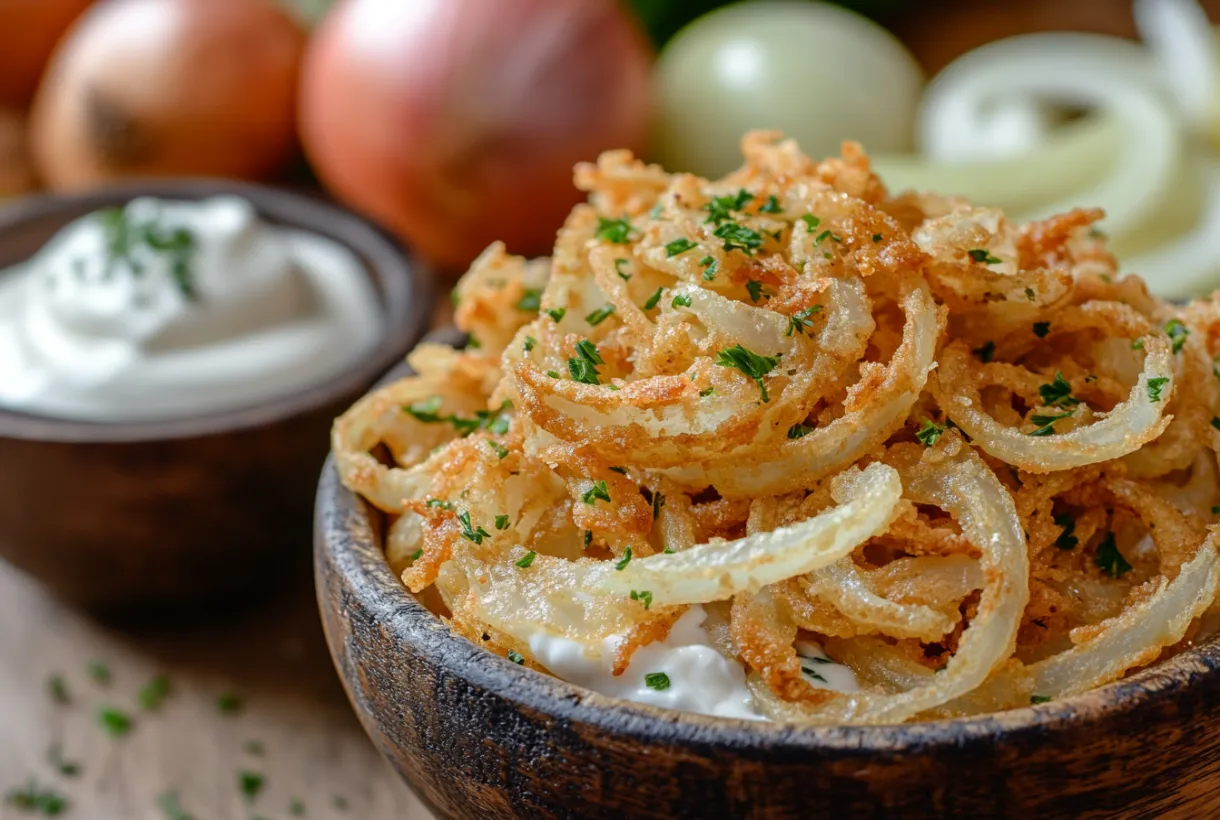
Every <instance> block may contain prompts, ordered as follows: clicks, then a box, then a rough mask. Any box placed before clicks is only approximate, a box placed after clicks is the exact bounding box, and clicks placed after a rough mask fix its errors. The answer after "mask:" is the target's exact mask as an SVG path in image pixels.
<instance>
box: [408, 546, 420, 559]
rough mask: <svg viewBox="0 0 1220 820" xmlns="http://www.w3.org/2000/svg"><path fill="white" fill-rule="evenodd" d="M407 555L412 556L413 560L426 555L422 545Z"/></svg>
mask: <svg viewBox="0 0 1220 820" xmlns="http://www.w3.org/2000/svg"><path fill="white" fill-rule="evenodd" d="M407 557H408V558H410V559H411V560H412V561H418V560H419V559H420V558H423V557H424V548H423V547H420V548H419V549H417V550H416V551H415V552H413V553H411V554H410V555H409V556H407Z"/></svg>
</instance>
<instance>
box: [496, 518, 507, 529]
mask: <svg viewBox="0 0 1220 820" xmlns="http://www.w3.org/2000/svg"><path fill="white" fill-rule="evenodd" d="M496 529H498V530H506V529H508V516H507V515H497V516H496Z"/></svg>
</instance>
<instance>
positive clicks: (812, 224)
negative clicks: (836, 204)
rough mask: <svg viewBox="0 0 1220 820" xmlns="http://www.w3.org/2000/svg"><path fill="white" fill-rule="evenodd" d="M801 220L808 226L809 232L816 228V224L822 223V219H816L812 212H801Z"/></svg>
mask: <svg viewBox="0 0 1220 820" xmlns="http://www.w3.org/2000/svg"><path fill="white" fill-rule="evenodd" d="M801 221H802V222H804V223H805V225H806V227H808V228H809V232H810V233H813V231H814V229H815V228H817V226H818V225H821V224H822V220H820V219H818V218H817V217H816V216H814V215H813V214H801Z"/></svg>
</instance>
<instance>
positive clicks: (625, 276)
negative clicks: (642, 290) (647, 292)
mask: <svg viewBox="0 0 1220 820" xmlns="http://www.w3.org/2000/svg"><path fill="white" fill-rule="evenodd" d="M630 261H631V260H630V259H615V260H614V272H615V273H617V274H618V275H619V278H620V279H622V280H623V281H624V282H630V281H631V274H630V273H623V267H622V266H623V265H626V264H627V263H629V262H630Z"/></svg>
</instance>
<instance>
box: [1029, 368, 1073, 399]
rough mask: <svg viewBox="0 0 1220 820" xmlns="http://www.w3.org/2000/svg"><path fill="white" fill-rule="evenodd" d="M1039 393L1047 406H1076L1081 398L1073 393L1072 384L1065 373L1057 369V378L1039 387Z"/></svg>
mask: <svg viewBox="0 0 1220 820" xmlns="http://www.w3.org/2000/svg"><path fill="white" fill-rule="evenodd" d="M1038 395H1039V396H1041V397H1042V403H1043V404H1044V405H1046V406H1047V407H1075V406H1076V405H1078V404H1080V399H1078V398H1076V397H1074V396H1073V395H1072V385H1071V384H1070V383H1069V382H1068V380H1067V379H1065V378H1063V374H1062V373H1060V372H1059V371H1055V380H1054V381H1053V382H1051V383H1050V384H1044V385H1042V386H1041V387H1039V388H1038Z"/></svg>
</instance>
